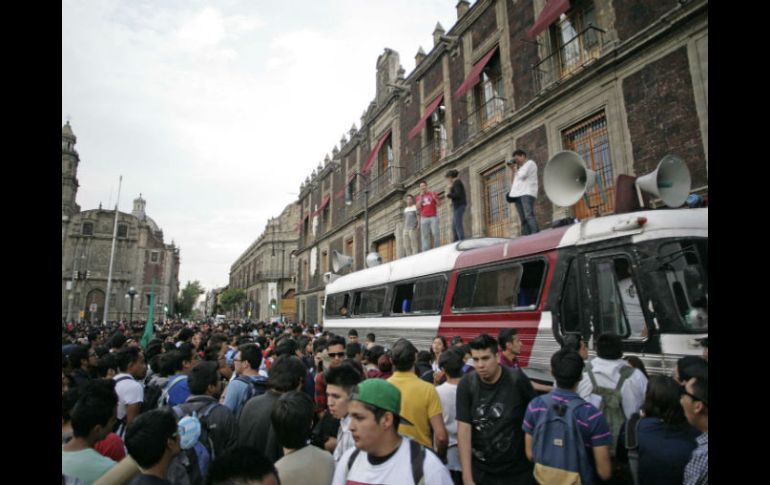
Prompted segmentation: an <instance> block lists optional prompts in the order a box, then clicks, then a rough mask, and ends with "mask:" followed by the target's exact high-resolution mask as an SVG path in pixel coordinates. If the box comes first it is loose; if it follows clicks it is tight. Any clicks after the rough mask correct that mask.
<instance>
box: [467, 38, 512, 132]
mask: <svg viewBox="0 0 770 485" xmlns="http://www.w3.org/2000/svg"><path fill="white" fill-rule="evenodd" d="M474 100H475V102H476V106H478V110H477V111H476V113H477V115H476V116H477V117H478V122H479V126H480V127H481V129H482V130H483V129H484V128H486V127H488V126H492V125H494V124H496V123H499V122H500V120H502V119H503V111H504V109H505V103H504V99H503V71H502V68H501V66H500V50H499V49H498V51H497V52H495V54H494V55H493V56H492V58H491V59H490V60H489V62H488V63H487V65H486V66H484V70H483V71H481V82H479V84H478V85H477V86H476V87H475V90H474Z"/></svg>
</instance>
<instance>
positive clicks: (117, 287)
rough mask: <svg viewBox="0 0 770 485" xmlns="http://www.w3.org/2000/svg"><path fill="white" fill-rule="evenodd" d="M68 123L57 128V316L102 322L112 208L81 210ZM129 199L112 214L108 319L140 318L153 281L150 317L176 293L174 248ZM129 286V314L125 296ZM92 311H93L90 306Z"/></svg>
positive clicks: (176, 256)
mask: <svg viewBox="0 0 770 485" xmlns="http://www.w3.org/2000/svg"><path fill="white" fill-rule="evenodd" d="M76 141H77V138H76V136H75V135H74V133H73V132H72V127H71V126H70V124H69V122H67V124H65V125H64V127H63V128H62V318H65V319H67V320H68V321H69V320H78V319H82V318H87V319H91V320H93V321H102V319H103V318H104V307H105V303H106V298H107V279H108V275H109V266H110V252H111V250H112V239H113V232H114V224H115V211H114V210H105V209H102V208H101V206H100V207H99V208H98V209H91V210H85V211H81V210H80V206H79V205H77V203H76V202H75V199H76V197H77V189H78V181H77V169H78V165H79V163H80V157H79V155H78V153H77V151H76V150H75V143H76ZM145 206H146V201H145V200H144V199H143V198H142V196H141V195H140V196H139V197H138V198H136V199H134V207H133V211H132V212H131V213H130V214H128V213H125V212H118V229H117V239H116V242H115V259H114V263H113V269H112V287H111V295H110V304H109V315H108V320H122V319H126V320H128V318H129V316H131V317H132V318H133V320H144V319H146V318H147V315H148V311H149V305H150V293H151V288H152V283H153V280H154V281H155V309H154V319H156V320H158V319H161V318H162V317H163V314H164V311H165V309H166V308H167V309H168V311H169V312H173V309H174V305H175V303H176V299H177V294H178V293H179V248H177V247H176V246H175V245H174V243H171V244H166V243H165V242H164V240H163V231H162V230H161V229H160V227H159V226H158V225H157V224H156V223H155V221H153V220H152V219H151V218H150V217H149V216H147V214H146V213H145ZM131 287H133V288H134V290H135V291H136V295H135V296H134V298H133V315H130V313H131V310H132V308H131V301H130V300H131V299H130V298H128V297H127V295H128V293H129V289H130V288H131ZM92 309H94V310H92Z"/></svg>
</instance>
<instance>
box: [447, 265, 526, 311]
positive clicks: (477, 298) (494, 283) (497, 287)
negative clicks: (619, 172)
mask: <svg viewBox="0 0 770 485" xmlns="http://www.w3.org/2000/svg"><path fill="white" fill-rule="evenodd" d="M521 273H522V265H521V264H515V265H513V266H506V267H503V268H500V267H497V268H490V269H481V270H476V271H473V272H469V273H465V274H461V275H460V276H459V277H458V278H457V287H456V288H455V296H454V299H453V301H452V308H453V309H454V310H459V311H467V310H471V309H473V310H494V309H510V308H513V307H515V306H517V304H518V301H517V300H518V294H519V292H518V288H519V283H520V282H521Z"/></svg>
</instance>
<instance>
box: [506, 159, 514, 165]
mask: <svg viewBox="0 0 770 485" xmlns="http://www.w3.org/2000/svg"><path fill="white" fill-rule="evenodd" d="M505 164H506V165H513V159H511V158H509V159H508V160H506V161H505Z"/></svg>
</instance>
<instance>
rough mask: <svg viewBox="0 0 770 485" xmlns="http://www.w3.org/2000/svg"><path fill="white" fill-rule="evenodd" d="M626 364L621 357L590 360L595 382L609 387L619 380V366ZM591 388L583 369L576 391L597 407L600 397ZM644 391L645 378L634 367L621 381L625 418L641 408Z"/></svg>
mask: <svg viewBox="0 0 770 485" xmlns="http://www.w3.org/2000/svg"><path fill="white" fill-rule="evenodd" d="M626 366H628V363H627V362H626V361H625V360H623V359H617V360H607V359H602V358H601V357H596V358H594V359H593V360H591V367H592V368H593V373H594V377H595V378H596V384H598V385H599V386H601V387H608V388H611V389H614V388H615V387H617V385H618V381H620V368H621V367H626ZM593 389H594V386H593V384H591V378H590V377H589V376H588V372H586V371H584V372H583V379H582V380H581V381H580V383H579V384H578V388H577V393H578V394H579V395H580V397H582V398H583V399H585V400H586V401H588V402H590V403H591V404H593V405H594V406H596V407H597V408H599V407H600V406H601V404H602V398H601V396H599V395H598V394H594V392H593ZM646 393H647V378H646V377H644V374H642V371H640V370H639V369H634V372H633V373H632V374H631V377H629V378H628V379H626V382H624V383H623V387H622V388H621V389H620V395H621V398H622V402H623V413H624V414H625V415H626V418H630V417H631V415H632V414H634V413H635V412H637V411H639V409H641V407H642V404H644V396H645V394H646Z"/></svg>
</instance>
